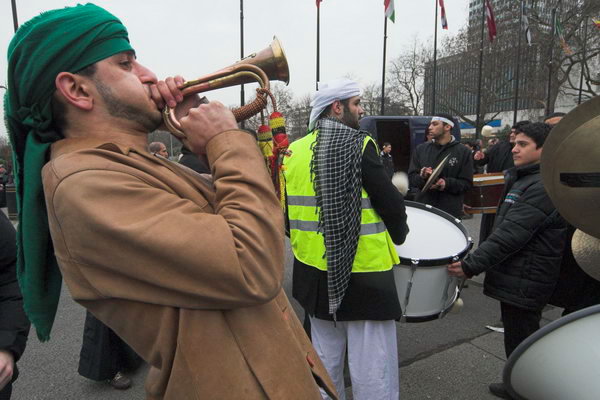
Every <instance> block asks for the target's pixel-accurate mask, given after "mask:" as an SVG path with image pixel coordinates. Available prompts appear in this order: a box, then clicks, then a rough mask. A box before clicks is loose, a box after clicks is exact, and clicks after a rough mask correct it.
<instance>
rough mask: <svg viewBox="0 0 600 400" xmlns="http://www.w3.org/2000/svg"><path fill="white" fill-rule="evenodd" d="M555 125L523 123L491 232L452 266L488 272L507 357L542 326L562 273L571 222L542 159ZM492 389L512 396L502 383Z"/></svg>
mask: <svg viewBox="0 0 600 400" xmlns="http://www.w3.org/2000/svg"><path fill="white" fill-rule="evenodd" d="M550 129H551V127H550V126H549V125H547V124H544V123H541V122H537V123H532V124H529V125H526V126H523V127H521V130H520V133H518V134H517V135H516V139H515V146H514V147H513V150H512V154H513V160H514V163H515V168H512V169H510V170H508V172H507V175H506V186H505V188H504V195H503V196H502V198H503V199H504V200H503V201H502V203H501V204H500V206H499V208H498V214H497V216H496V222H495V224H494V228H493V230H492V233H491V234H490V236H489V237H488V238H487V240H485V241H484V242H483V243H482V244H481V245H480V246H479V247H478V248H477V249H476V250H475V251H474V252H473V253H472V254H470V255H469V256H468V257H467V258H466V259H465V260H463V261H462V262H456V263H453V264H451V265H450V266H448V270H449V272H450V274H451V275H454V276H459V277H462V276H466V277H472V276H473V275H478V274H480V273H482V272H485V273H486V276H485V281H484V293H485V294H486V295H487V296H489V297H492V298H494V299H496V300H499V301H500V310H501V315H502V322H503V324H504V348H505V351H506V356H507V357H508V356H510V354H511V353H512V352H513V350H514V349H515V348H516V347H517V346H518V345H519V344H520V343H521V342H522V341H523V340H525V338H527V337H528V336H529V335H531V334H532V333H533V332H535V331H536V330H537V329H539V327H540V319H541V312H542V309H543V307H544V305H546V303H547V302H548V300H549V299H550V296H551V295H552V292H553V291H554V287H555V285H556V282H557V280H558V276H559V272H560V261H561V257H562V252H563V248H564V244H565V237H566V223H565V221H564V220H563V219H562V217H561V216H560V214H558V212H557V211H556V209H555V208H554V205H553V204H552V202H551V201H550V198H549V197H548V195H547V194H546V191H545V190H544V186H543V183H542V179H541V175H540V164H539V162H540V158H541V155H542V146H543V145H544V141H545V140H546V137H547V136H548V134H549V133H550ZM490 391H491V392H492V393H493V394H495V395H497V396H499V397H503V398H510V397H509V395H508V393H507V392H506V389H505V387H504V385H503V384H501V383H493V384H491V385H490Z"/></svg>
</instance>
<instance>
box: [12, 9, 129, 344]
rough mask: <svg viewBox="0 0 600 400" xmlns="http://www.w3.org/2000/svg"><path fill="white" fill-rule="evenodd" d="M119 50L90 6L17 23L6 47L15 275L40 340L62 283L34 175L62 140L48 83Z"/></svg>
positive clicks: (113, 28) (111, 26)
mask: <svg viewBox="0 0 600 400" xmlns="http://www.w3.org/2000/svg"><path fill="white" fill-rule="evenodd" d="M123 51H133V49H132V48H131V45H130V44H129V38H128V36H127V29H126V28H125V26H123V24H122V23H121V21H119V19H117V18H116V17H115V16H114V15H112V14H111V13H109V12H108V11H106V10H104V9H103V8H100V7H98V6H96V5H94V4H86V5H77V6H75V7H67V8H63V9H58V10H52V11H48V12H45V13H42V14H41V15H39V16H37V17H35V18H33V19H31V20H30V21H28V22H26V23H25V24H23V25H22V26H21V27H20V28H19V30H18V31H17V33H16V34H15V36H14V37H13V39H12V41H11V42H10V45H9V47H8V90H7V91H6V94H5V95H4V114H5V118H6V126H7V129H8V134H9V136H10V140H11V144H12V149H13V161H14V167H15V168H14V172H15V184H16V192H17V207H18V211H19V226H18V234H17V244H18V254H17V275H18V278H19V284H20V286H21V291H22V292H23V299H24V306H25V312H26V313H27V316H28V317H29V319H30V320H31V322H32V323H33V324H34V326H35V328H36V331H37V335H38V338H39V339H40V340H42V341H46V340H48V339H49V338H50V330H51V329H52V324H53V322H54V317H55V315H56V309H57V307H58V300H59V297H60V289H61V281H62V277H61V274H60V270H59V269H58V265H57V262H56V258H55V256H54V249H53V246H52V241H51V239H50V232H49V229H48V214H47V211H46V204H45V201H44V192H43V189H42V177H41V170H42V167H43V166H44V164H45V163H46V162H47V161H48V156H49V154H48V149H49V147H50V145H51V144H52V143H53V142H55V141H57V140H59V139H61V138H62V135H61V133H60V132H58V131H57V130H56V128H55V125H54V122H53V120H52V96H53V93H54V91H55V89H56V88H55V83H54V80H55V78H56V76H57V75H58V74H59V73H60V72H63V71H65V72H71V73H75V72H78V71H80V70H82V69H83V68H85V67H87V66H89V65H91V64H93V63H95V62H97V61H100V60H103V59H105V58H107V57H110V56H112V55H114V54H117V53H120V52H123Z"/></svg>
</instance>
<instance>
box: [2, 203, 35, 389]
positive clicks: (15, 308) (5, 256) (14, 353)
mask: <svg viewBox="0 0 600 400" xmlns="http://www.w3.org/2000/svg"><path fill="white" fill-rule="evenodd" d="M16 262H17V239H16V232H15V228H14V227H13V225H12V223H11V222H10V221H9V220H8V218H7V217H6V215H4V213H3V212H2V211H0V316H1V317H0V400H8V399H10V396H11V392H12V383H13V382H14V381H15V379H17V376H18V375H19V374H18V370H17V366H16V362H17V361H18V360H19V358H21V355H22V354H23V351H25V344H26V343H27V335H28V334H29V325H30V324H29V320H28V319H27V316H26V315H25V312H24V311H23V296H21V290H20V289H19V284H18V282H17V271H16Z"/></svg>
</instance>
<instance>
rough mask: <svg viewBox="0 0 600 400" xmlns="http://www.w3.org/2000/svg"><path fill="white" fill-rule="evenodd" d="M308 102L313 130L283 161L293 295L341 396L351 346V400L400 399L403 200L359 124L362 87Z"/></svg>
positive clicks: (336, 88)
mask: <svg viewBox="0 0 600 400" xmlns="http://www.w3.org/2000/svg"><path fill="white" fill-rule="evenodd" d="M311 106H312V111H311V114H310V122H309V133H308V134H307V135H306V136H305V137H304V138H302V139H300V140H297V141H296V142H294V143H293V144H292V145H291V146H290V150H291V152H292V154H291V156H290V157H286V161H285V163H286V169H285V177H286V191H287V195H288V198H287V199H288V219H289V226H290V235H291V236H290V239H291V244H292V250H293V252H294V279H293V295H294V297H295V298H296V300H298V302H299V303H300V304H301V305H302V307H304V310H305V312H306V314H307V315H308V316H309V318H310V324H311V338H312V341H313V345H314V346H315V349H316V350H317V352H318V354H319V357H321V359H322V360H323V363H324V364H325V367H326V368H327V371H328V372H329V375H330V376H331V378H332V379H333V381H334V383H335V386H336V389H337V391H338V393H339V395H340V398H341V399H343V398H345V397H344V393H345V388H344V359H345V355H346V349H347V353H348V361H349V366H350V379H351V381H352V392H353V395H354V398H355V399H397V398H398V397H399V395H400V393H399V382H398V350H397V342H396V322H395V321H394V320H396V319H399V318H400V317H401V316H402V310H401V308H400V303H399V301H398V295H397V292H396V285H395V283H394V275H393V271H392V267H393V265H394V264H398V263H399V259H398V255H397V253H396V250H395V248H394V246H393V243H392V242H394V243H396V244H402V243H403V242H404V240H405V238H406V235H407V233H408V227H407V225H406V211H405V207H404V200H403V197H402V195H401V194H400V192H399V191H398V190H397V189H396V188H395V187H394V185H393V184H392V182H391V180H390V179H389V177H388V176H387V175H386V173H385V169H384V167H383V164H382V163H381V159H380V157H379V154H378V151H377V146H376V144H375V142H374V141H373V139H372V138H371V137H370V136H369V134H368V133H367V132H365V131H361V130H359V129H360V128H359V124H358V120H359V118H360V116H361V115H362V113H363V109H362V107H361V105H360V89H359V87H358V84H356V82H353V81H351V80H348V79H340V80H337V81H334V82H331V83H329V84H325V85H320V86H319V91H318V92H316V93H315V95H314V97H313V101H312V103H311ZM325 196H326V197H325ZM326 398H328V397H326Z"/></svg>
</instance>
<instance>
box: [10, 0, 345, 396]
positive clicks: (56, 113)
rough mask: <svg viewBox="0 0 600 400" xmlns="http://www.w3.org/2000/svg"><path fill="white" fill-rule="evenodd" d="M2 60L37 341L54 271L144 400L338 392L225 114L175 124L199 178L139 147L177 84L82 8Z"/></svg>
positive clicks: (253, 149)
mask: <svg viewBox="0 0 600 400" xmlns="http://www.w3.org/2000/svg"><path fill="white" fill-rule="evenodd" d="M31 60H36V62H31ZM8 61H9V71H8V92H7V95H6V100H5V103H6V111H7V113H6V114H7V124H8V130H9V134H10V137H11V141H12V144H13V149H14V152H15V159H16V161H17V163H16V164H17V188H18V189H17V195H18V196H19V201H20V204H21V213H20V222H19V235H18V240H19V260H18V262H19V265H18V270H19V271H20V276H19V279H20V281H21V287H22V288H23V289H24V293H25V299H24V300H25V309H26V311H27V314H28V316H29V318H30V319H31V321H32V322H33V324H34V325H35V328H36V330H37V333H38V336H39V337H40V338H41V339H42V340H48V339H49V335H50V330H51V327H52V323H53V320H54V315H55V313H56V309H57V304H58V299H59V294H60V285H61V273H62V277H63V278H64V280H65V282H66V283H67V285H68V287H69V290H70V292H71V295H72V296H73V298H74V299H75V300H76V301H77V302H79V303H80V304H82V305H83V306H84V307H86V308H87V309H88V310H89V311H91V312H92V313H93V314H94V315H95V316H96V317H97V318H98V319H100V320H101V321H102V322H104V323H105V324H107V325H108V326H109V327H110V328H111V329H113V330H114V331H115V332H116V333H117V334H118V335H119V336H120V337H121V338H123V339H124V340H125V341H126V342H127V343H128V344H129V345H131V346H132V347H133V349H134V350H135V351H136V352H137V353H138V354H140V355H141V356H142V357H143V358H144V360H146V361H147V362H148V363H149V364H150V365H151V369H150V372H149V375H148V380H147V383H146V391H147V398H148V399H176V400H182V399H197V398H203V399H205V398H221V399H266V398H270V399H319V398H320V393H319V387H322V388H323V389H324V390H326V391H327V392H328V393H329V394H330V395H331V396H334V397H336V394H335V389H334V388H333V385H332V383H331V381H330V379H329V377H328V376H327V373H326V372H325V369H324V367H323V365H322V364H321V361H320V360H319V358H318V357H317V355H316V354H315V351H314V349H313V348H312V346H311V344H310V342H309V340H308V338H307V337H306V335H305V334H304V331H303V329H302V326H301V324H300V323H299V322H298V320H297V318H296V316H295V315H294V312H293V310H292V308H291V307H290V304H289V302H288V299H287V298H286V296H285V294H284V293H283V290H282V288H281V286H282V280H283V263H284V240H283V235H284V232H283V230H284V229H283V227H284V223H283V215H282V212H281V209H280V206H279V204H278V201H277V198H276V197H275V194H274V192H273V187H272V184H271V182H270V180H269V176H268V174H267V171H266V168H265V164H264V161H263V159H262V156H261V154H260V152H259V150H258V147H257V145H256V142H255V140H254V138H253V137H252V136H250V135H249V134H248V133H246V132H244V131H240V130H239V129H238V127H237V124H236V121H235V118H234V116H233V114H232V113H231V112H230V111H229V110H228V109H227V108H226V107H224V106H223V105H222V104H220V103H217V102H211V103H208V104H201V105H199V106H197V107H193V108H191V109H190V110H189V114H188V115H187V116H184V117H182V118H180V119H179V122H180V124H181V127H182V128H183V131H184V132H185V134H186V137H187V140H186V143H185V144H186V146H187V147H188V148H189V149H190V150H191V151H192V152H194V153H195V154H198V155H202V156H205V157H206V159H207V160H208V162H209V165H210V168H211V172H212V176H213V181H212V182H209V181H202V180H200V178H198V176H197V175H195V174H193V172H191V171H189V170H187V169H185V170H184V169H182V168H181V167H179V166H178V165H176V164H173V163H171V162H169V161H168V160H166V159H164V158H162V157H156V156H154V155H152V154H150V153H149V152H148V151H147V150H146V143H147V134H148V132H150V131H152V130H154V129H156V128H157V127H158V126H159V125H160V124H161V123H162V115H161V109H162V108H163V106H164V105H165V104H168V105H169V106H170V107H174V106H176V105H177V104H178V103H182V102H183V96H182V94H181V91H180V90H179V89H178V87H179V85H181V84H182V83H183V79H182V78H180V77H176V78H167V79H166V80H164V81H159V80H158V79H157V77H156V76H155V75H154V74H153V73H152V72H151V71H150V70H149V69H148V68H146V67H144V66H143V65H142V64H140V63H139V62H138V59H137V58H136V53H135V52H134V50H133V48H132V47H131V45H130V43H129V39H128V36H127V31H126V29H125V27H124V26H123V25H122V24H121V22H120V21H119V20H118V19H117V18H116V17H115V16H113V15H112V14H110V13H108V12H107V11H106V10H104V9H102V8H100V7H97V6H95V5H93V4H86V5H79V6H76V7H67V8H63V9H59V10H52V11H49V12H46V13H44V14H42V15H40V16H38V17H35V18H33V19H32V20H31V21H29V22H27V23H26V24H24V25H23V26H22V27H21V29H19V30H18V32H17V33H16V35H15V37H14V39H13V40H12V42H11V44H10V46H9V50H8ZM44 198H45V203H44Z"/></svg>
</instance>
